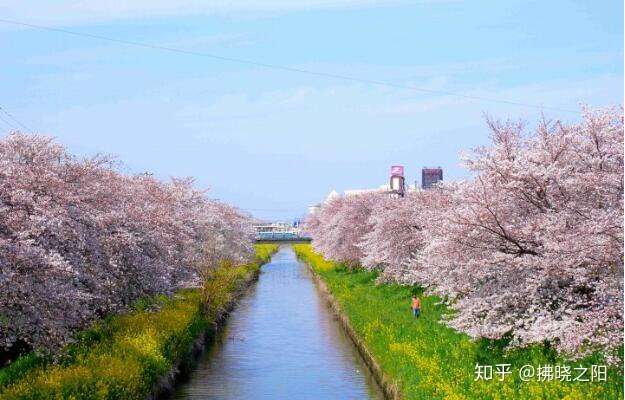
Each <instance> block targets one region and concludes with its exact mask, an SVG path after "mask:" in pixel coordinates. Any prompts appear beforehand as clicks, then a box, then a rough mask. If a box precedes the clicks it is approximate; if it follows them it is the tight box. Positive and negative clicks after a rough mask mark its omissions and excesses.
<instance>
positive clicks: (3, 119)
mask: <svg viewBox="0 0 625 400" xmlns="http://www.w3.org/2000/svg"><path fill="white" fill-rule="evenodd" d="M0 121H2V122H4V123H5V125H6V126H8V127H9V128H8V129H5V131H6V133H10V132H11V131H12V130H15V129H16V128H15V125H13V124H12V123H10V122H9V121H7V120H6V119H5V118H4V117H3V116H2V115H0Z"/></svg>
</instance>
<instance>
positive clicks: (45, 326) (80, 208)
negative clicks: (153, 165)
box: [0, 133, 252, 355]
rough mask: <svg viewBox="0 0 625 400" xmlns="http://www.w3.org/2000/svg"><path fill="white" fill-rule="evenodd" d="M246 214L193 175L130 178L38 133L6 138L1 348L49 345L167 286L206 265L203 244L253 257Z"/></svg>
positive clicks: (219, 253)
mask: <svg viewBox="0 0 625 400" xmlns="http://www.w3.org/2000/svg"><path fill="white" fill-rule="evenodd" d="M250 221H251V220H250V218H249V217H248V216H246V215H243V214H241V213H239V212H238V211H237V210H235V209H233V208H231V207H229V206H227V205H225V204H221V203H217V202H213V201H209V200H208V199H207V198H206V196H205V193H204V192H203V191H199V190H196V189H194V188H193V182H192V180H190V179H173V180H172V181H171V182H169V183H163V182H160V181H158V180H156V179H154V178H153V177H152V176H150V175H147V174H141V175H135V176H129V175H123V174H121V173H119V172H118V169H117V168H116V164H115V163H114V162H113V161H112V160H111V159H110V158H108V157H102V156H97V157H93V158H89V159H78V158H76V157H73V156H72V155H71V154H69V153H68V152H67V151H66V150H65V148H63V146H61V145H59V144H57V143H55V142H54V141H53V140H52V139H51V138H46V137H42V136H35V135H24V134H19V133H16V134H12V135H9V136H7V137H5V138H3V139H1V140H0V349H4V350H3V351H4V352H5V354H6V353H7V352H8V353H11V352H13V353H15V352H16V351H21V350H29V349H37V350H43V349H53V348H55V347H58V346H59V345H61V344H63V343H66V342H68V341H69V340H71V337H72V334H73V333H74V332H75V331H76V330H77V329H80V328H84V327H86V326H87V325H88V324H89V323H91V322H92V321H93V320H95V319H97V318H100V317H102V316H104V315H106V314H109V313H113V312H120V311H123V310H125V309H127V308H128V306H129V305H131V304H132V303H133V302H134V301H136V300H137V299H139V298H141V297H143V296H150V295H154V294H157V293H165V294H169V293H171V292H172V291H173V290H175V289H176V288H178V287H180V286H181V285H182V284H184V283H185V282H188V281H189V280H194V279H197V276H198V271H201V270H205V269H206V268H207V265H208V264H207V263H206V262H205V258H204V257H205V256H206V254H203V251H204V249H205V248H206V246H211V248H212V253H211V257H213V258H210V260H211V261H212V260H216V259H231V260H233V261H235V262H236V261H242V260H244V259H246V258H247V257H249V256H251V249H252V247H251V246H252V245H251V243H252V236H251V232H252V228H251V222H250ZM202 262H203V263H204V264H203V265H204V266H203V267H202V268H199V267H198V266H199V265H200V264H201V263H202ZM0 353H2V350H0ZM0 355H1V354H0Z"/></svg>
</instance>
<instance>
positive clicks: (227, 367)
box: [175, 246, 382, 399]
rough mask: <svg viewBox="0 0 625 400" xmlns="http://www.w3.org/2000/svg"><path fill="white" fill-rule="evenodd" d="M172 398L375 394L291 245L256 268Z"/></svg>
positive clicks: (354, 396)
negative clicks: (258, 272) (249, 283)
mask: <svg viewBox="0 0 625 400" xmlns="http://www.w3.org/2000/svg"><path fill="white" fill-rule="evenodd" d="M175 398H176V399H368V398H371V399H381V398H382V396H381V392H380V391H379V388H378V386H377V385H376V384H375V382H374V380H373V377H372V376H371V375H370V374H369V371H368V369H367V367H366V366H365V365H364V363H363V361H362V359H361V357H360V355H359V354H358V352H357V350H356V348H355V347H354V345H353V343H352V342H351V340H350V339H349V337H348V336H347V335H346V333H345V332H344V330H343V329H342V328H341V327H340V325H339V323H338V322H337V321H336V319H335V318H334V317H333V315H332V313H331V311H330V310H329V309H328V306H327V304H326V302H325V301H324V300H322V299H321V298H320V297H319V294H318V292H317V289H316V288H315V285H314V283H313V281H312V280H311V276H310V272H309V271H308V270H307V268H306V266H305V265H303V264H302V263H300V262H299V261H298V260H297V258H296V256H295V253H294V252H293V250H292V248H291V247H290V246H282V247H281V248H280V250H279V252H278V253H276V254H275V255H274V257H273V258H272V261H271V262H270V263H268V264H266V265H264V266H263V267H262V272H261V275H260V279H259V281H258V283H257V284H256V285H254V286H253V287H252V288H251V289H250V291H249V293H248V294H246V295H245V296H244V297H243V298H242V299H241V301H240V304H239V305H238V306H237V307H236V309H235V311H234V312H233V313H232V314H231V315H230V318H229V320H228V323H227V326H226V327H225V329H224V330H223V331H222V332H221V333H220V334H219V335H218V337H217V338H216V340H215V343H214V344H213V345H212V346H211V348H210V350H208V351H207V352H206V354H204V355H203V357H202V358H201V360H200V361H199V362H198V364H197V365H196V367H195V368H194V369H193V371H192V372H191V374H190V377H189V378H188V380H187V381H186V382H183V383H182V384H180V385H179V387H178V388H177V391H176V394H175Z"/></svg>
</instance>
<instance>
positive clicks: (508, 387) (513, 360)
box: [294, 245, 623, 399]
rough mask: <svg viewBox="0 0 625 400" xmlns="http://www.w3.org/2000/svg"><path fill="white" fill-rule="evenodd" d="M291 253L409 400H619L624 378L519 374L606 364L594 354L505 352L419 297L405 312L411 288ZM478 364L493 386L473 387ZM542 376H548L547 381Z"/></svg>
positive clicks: (615, 374) (305, 250) (301, 251)
mask: <svg viewBox="0 0 625 400" xmlns="http://www.w3.org/2000/svg"><path fill="white" fill-rule="evenodd" d="M294 248H295V251H296V253H297V255H298V257H300V259H302V260H303V261H305V262H307V263H308V264H309V265H310V266H311V267H312V268H313V270H314V271H315V272H316V273H317V275H318V276H319V277H320V278H321V279H322V280H323V281H324V282H325V284H326V286H327V288H328V290H329V291H330V292H331V294H332V295H333V296H334V298H335V299H336V300H337V301H338V303H339V304H340V307H341V309H342V312H343V313H344V314H345V315H346V316H347V317H348V319H349V322H350V325H351V327H352V328H353V330H354V331H355V333H356V334H357V335H358V337H359V338H360V339H361V340H362V341H363V342H364V344H365V346H366V348H367V349H368V350H369V352H370V353H371V354H372V355H373V357H374V358H375V360H376V362H377V364H378V365H379V367H380V368H381V370H382V371H383V372H384V374H385V375H386V376H387V378H388V379H389V380H390V381H392V382H393V383H394V384H395V385H397V387H398V388H399V390H400V392H401V393H402V395H403V397H405V398H407V399H437V398H440V399H442V398H444V399H619V398H623V372H622V370H618V369H615V368H611V369H608V372H607V381H606V382H562V381H559V380H558V381H555V380H551V381H538V379H537V378H536V377H534V378H533V379H531V380H530V381H528V382H523V381H521V379H520V378H519V369H520V368H521V367H522V366H524V365H526V364H527V365H531V366H533V367H534V368H535V370H537V369H538V367H539V366H545V365H551V366H554V367H555V366H556V365H567V366H570V367H571V375H572V376H571V379H573V378H574V377H575V376H577V375H579V373H580V372H581V370H575V369H574V368H576V367H588V368H589V370H588V372H587V375H586V376H587V377H588V378H590V372H591V371H590V368H591V365H593V364H597V365H599V364H604V362H603V360H602V359H601V357H600V356H599V355H595V356H592V357H588V358H586V359H583V360H580V361H578V362H575V363H573V362H570V361H567V360H563V359H561V358H559V357H558V356H557V355H556V354H555V353H554V352H553V351H552V350H550V349H549V348H547V347H545V346H533V347H530V348H526V349H518V350H513V351H509V352H506V351H504V350H503V345H502V343H501V342H497V341H487V340H480V341H472V340H471V339H470V338H469V337H468V336H467V335H464V334H462V333H459V332H457V331H454V330H452V329H450V328H448V327H446V326H445V325H443V324H441V323H440V322H439V321H440V319H441V317H442V316H443V315H444V313H446V312H448V310H447V309H446V308H445V307H444V306H442V305H440V304H438V303H439V299H438V298H436V297H434V296H422V307H423V308H422V315H421V317H420V318H419V319H418V320H415V319H414V318H413V317H412V315H411V313H410V296H411V293H412V292H411V291H412V290H413V288H411V287H407V286H400V285H387V284H384V285H376V284H375V279H376V273H375V272H367V271H362V270H356V271H348V270H347V269H346V268H344V267H343V266H342V265H340V264H336V263H333V262H328V261H326V260H324V259H323V258H322V257H321V256H320V255H318V254H316V253H314V252H313V251H312V250H311V247H310V245H295V246H294ZM476 364H480V365H491V366H493V367H492V368H493V379H492V380H488V381H484V380H479V381H475V376H476V375H475V368H476ZM497 364H510V365H511V367H510V370H511V372H512V373H511V374H509V375H505V378H504V380H503V381H499V375H497V374H496V373H495V370H496V365H497ZM546 376H548V375H546Z"/></svg>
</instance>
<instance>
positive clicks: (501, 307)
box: [308, 108, 623, 355]
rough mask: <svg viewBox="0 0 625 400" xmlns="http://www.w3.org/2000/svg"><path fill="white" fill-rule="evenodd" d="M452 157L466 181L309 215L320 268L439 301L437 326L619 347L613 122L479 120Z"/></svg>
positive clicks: (589, 117) (619, 168)
mask: <svg viewBox="0 0 625 400" xmlns="http://www.w3.org/2000/svg"><path fill="white" fill-rule="evenodd" d="M487 122H488V126H489V128H490V131H491V136H492V144H491V145H489V146H482V147H478V148H476V149H474V150H473V151H472V152H470V153H468V154H467V155H466V156H465V157H464V164H465V166H466V167H467V168H468V169H469V170H470V171H471V172H472V174H473V179H471V180H469V181H464V182H457V183H453V184H445V185H441V186H439V187H438V188H437V189H434V190H428V191H421V192H417V193H411V194H408V195H407V196H406V197H405V198H403V199H390V198H382V199H381V200H380V197H379V196H378V198H377V199H376V200H375V201H369V202H365V201H364V200H360V203H362V204H359V203H358V202H355V201H354V200H349V197H347V198H341V199H337V200H334V201H332V202H330V203H328V204H326V205H324V206H323V207H322V209H321V210H320V211H319V213H318V215H316V216H314V217H313V218H311V219H310V221H309V222H308V224H309V226H310V229H309V230H310V232H311V234H312V237H313V245H314V246H315V248H316V249H317V250H318V251H320V252H322V253H323V254H324V255H325V256H326V257H328V258H331V259H335V260H339V261H345V260H349V261H350V262H352V263H355V262H359V263H361V264H362V265H364V266H365V267H368V268H379V269H381V270H382V277H383V278H385V279H392V280H395V281H398V282H403V283H409V284H413V283H416V284H420V285H423V286H425V287H427V288H429V289H430V290H431V291H433V292H436V293H439V294H441V295H443V296H445V297H446V298H448V299H450V305H451V306H452V307H453V308H454V309H455V310H456V313H454V317H453V318H451V319H450V320H448V321H447V322H448V323H449V324H450V325H451V326H453V327H454V328H456V329H459V330H462V331H464V332H467V333H468V334H470V335H472V336H473V337H487V338H500V337H502V336H504V335H511V337H512V338H513V343H512V344H513V345H525V344H529V343H535V342H542V341H545V340H548V341H551V342H552V343H553V344H554V345H555V346H557V347H558V348H559V349H560V350H562V351H564V352H566V353H569V354H570V355H583V354H586V353H587V352H589V351H593V350H594V349H598V348H602V349H611V348H614V347H616V346H618V345H619V344H621V343H622V341H623V335H622V328H623V110H622V108H618V109H617V108H610V109H606V110H590V109H584V110H583V113H582V119H581V122H579V123H575V124H566V123H563V122H560V121H555V122H550V121H547V120H542V121H540V122H539V123H538V125H537V126H536V128H535V129H533V130H529V129H527V128H526V127H525V125H524V124H522V123H515V122H504V123H501V122H496V121H492V120H488V121H487Z"/></svg>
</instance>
